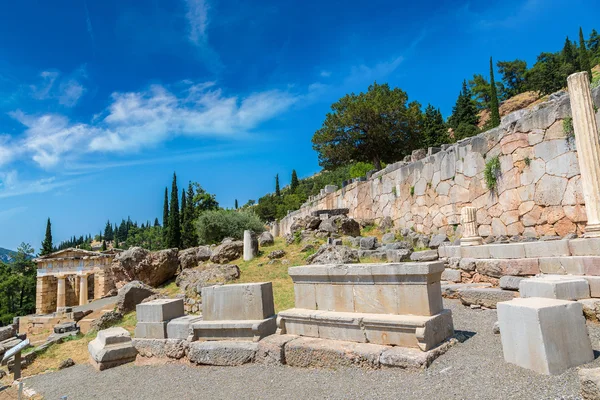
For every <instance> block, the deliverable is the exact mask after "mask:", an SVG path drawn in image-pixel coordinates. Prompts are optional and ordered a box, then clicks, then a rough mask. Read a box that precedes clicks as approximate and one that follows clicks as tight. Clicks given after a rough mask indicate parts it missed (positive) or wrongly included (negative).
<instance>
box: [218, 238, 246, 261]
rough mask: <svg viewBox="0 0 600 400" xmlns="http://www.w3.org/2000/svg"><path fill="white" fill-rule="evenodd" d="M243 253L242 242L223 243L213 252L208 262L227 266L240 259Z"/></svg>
mask: <svg viewBox="0 0 600 400" xmlns="http://www.w3.org/2000/svg"><path fill="white" fill-rule="evenodd" d="M243 251H244V242H242V241H241V240H237V241H231V242H225V243H222V244H220V245H219V246H217V247H216V248H215V249H214V250H213V253H212V255H211V256H210V261H212V262H214V263H216V264H227V263H230V262H231V261H233V260H237V259H238V258H240V257H241V256H242V253H243Z"/></svg>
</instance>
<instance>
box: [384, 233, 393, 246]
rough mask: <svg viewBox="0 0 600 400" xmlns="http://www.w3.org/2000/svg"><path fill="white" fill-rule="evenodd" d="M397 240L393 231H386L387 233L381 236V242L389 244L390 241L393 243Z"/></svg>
mask: <svg viewBox="0 0 600 400" xmlns="http://www.w3.org/2000/svg"><path fill="white" fill-rule="evenodd" d="M395 240H396V235H394V234H393V233H392V232H390V233H386V234H385V235H383V237H382V238H381V242H382V243H385V244H388V243H393V242H394V241H395Z"/></svg>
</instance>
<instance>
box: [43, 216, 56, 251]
mask: <svg viewBox="0 0 600 400" xmlns="http://www.w3.org/2000/svg"><path fill="white" fill-rule="evenodd" d="M53 248H54V247H53V246H52V224H51V223H50V218H48V222H46V235H45V236H44V241H43V242H42V251H41V252H40V255H41V256H45V255H48V254H51V253H52V251H53Z"/></svg>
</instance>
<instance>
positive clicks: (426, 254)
mask: <svg viewBox="0 0 600 400" xmlns="http://www.w3.org/2000/svg"><path fill="white" fill-rule="evenodd" d="M410 259H411V260H412V261H435V260H437V259H438V252H437V250H423V251H415V252H414V253H412V254H411V255H410Z"/></svg>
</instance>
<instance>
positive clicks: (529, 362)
mask: <svg viewBox="0 0 600 400" xmlns="http://www.w3.org/2000/svg"><path fill="white" fill-rule="evenodd" d="M498 322H499V324H500V335H501V339H502V349H503V351H504V360H505V361H506V362H509V363H512V364H516V365H518V366H520V367H523V368H527V369H531V370H533V371H535V372H537V373H540V374H544V375H557V374H561V373H563V372H564V371H565V370H567V369H568V368H571V367H575V366H578V365H581V364H585V363H588V362H590V361H593V360H594V352H593V350H592V346H591V343H590V338H589V336H588V332H587V327H586V325H585V318H584V317H583V310H582V305H581V304H579V303H577V302H575V301H567V300H556V299H547V298H540V297H530V298H526V299H523V298H517V299H514V300H511V301H506V302H502V303H498Z"/></svg>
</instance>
